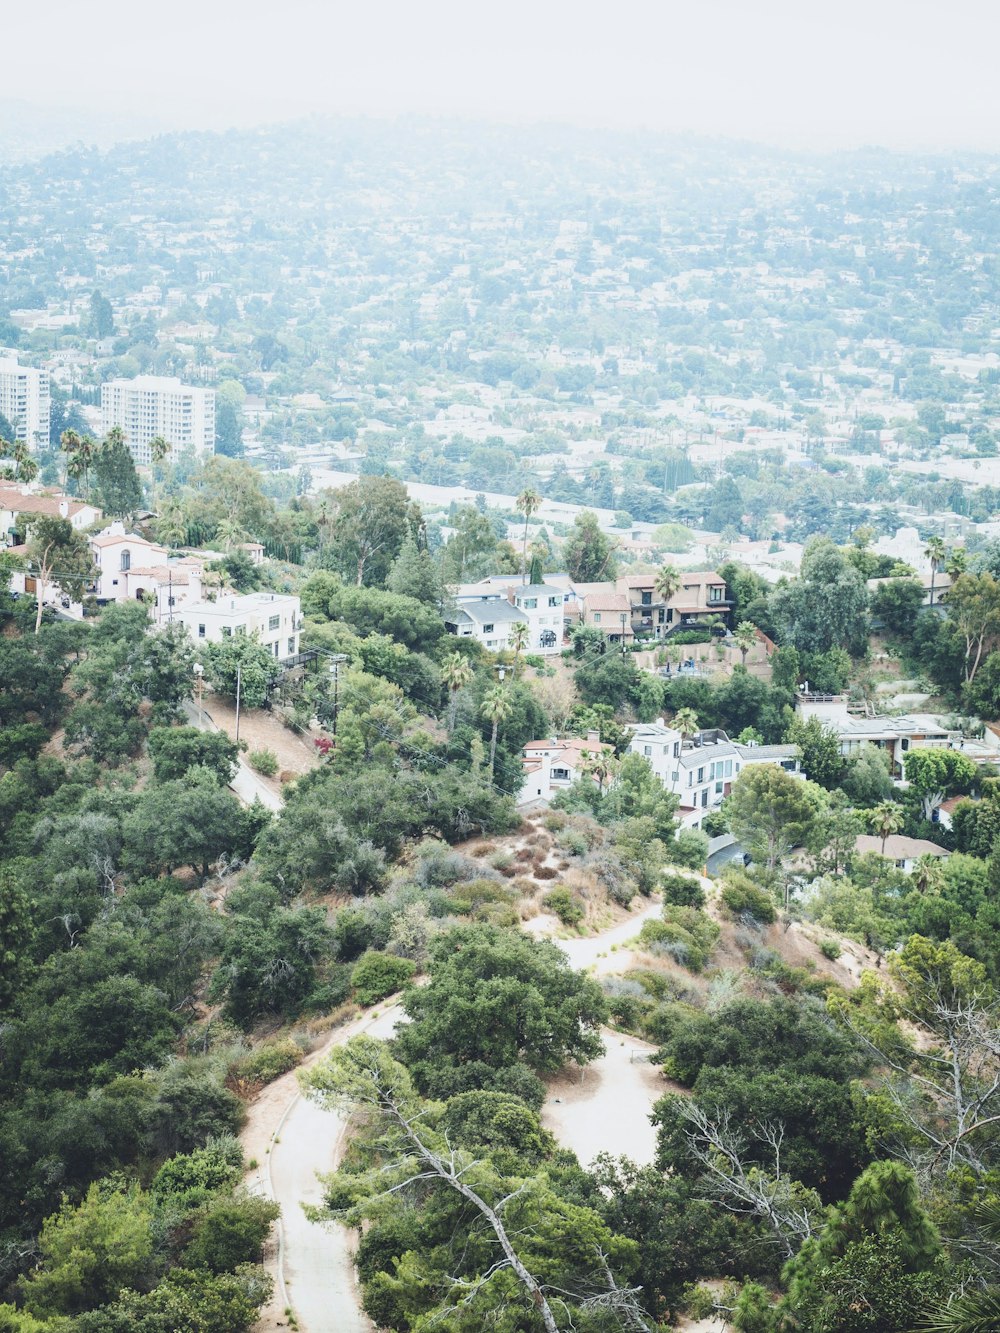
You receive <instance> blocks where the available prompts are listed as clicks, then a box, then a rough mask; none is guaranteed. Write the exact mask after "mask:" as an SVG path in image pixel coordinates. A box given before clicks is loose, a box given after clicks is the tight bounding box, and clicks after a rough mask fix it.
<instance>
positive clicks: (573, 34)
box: [0, 0, 1000, 151]
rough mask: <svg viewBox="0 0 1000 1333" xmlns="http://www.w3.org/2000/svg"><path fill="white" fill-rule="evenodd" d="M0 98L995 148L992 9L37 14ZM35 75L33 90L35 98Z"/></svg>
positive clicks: (86, 9) (338, 3)
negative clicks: (553, 122) (550, 122)
mask: <svg viewBox="0 0 1000 1333" xmlns="http://www.w3.org/2000/svg"><path fill="white" fill-rule="evenodd" d="M5 8H7V9H8V12H7V13H6V14H5V15H4V46H5V53H6V59H5V60H4V78H3V85H2V89H0V95H2V96H7V97H18V98H24V99H26V100H28V101H31V102H35V103H38V104H42V105H48V106H53V105H58V106H79V107H84V108H87V109H91V110H101V111H108V110H118V111H127V112H131V113H135V112H140V111H141V112H144V113H146V114H151V115H155V116H156V117H158V118H159V119H161V120H163V121H164V122H165V123H166V124H167V125H168V126H173V125H185V126H197V125H204V126H205V127H212V128H218V127H221V126H225V125H230V124H241V125H242V124H252V123H256V122H260V121H266V120H274V119H278V118H284V117H287V116H289V115H294V114H300V113H303V112H312V111H329V112H368V113H375V114H399V113H406V112H433V113H447V114H453V113H455V114H460V115H465V114H468V115H474V116H477V117H488V118H492V119H499V120H510V119H518V120H539V119H559V120H568V121H573V122H577V123H584V124H595V125H609V126H649V127H652V128H655V129H665V130H693V131H696V132H699V133H704V134H726V135H736V136H740V137H745V138H753V139H763V140H768V141H772V142H780V143H785V144H793V145H795V146H808V145H815V146H817V147H829V146H839V145H853V144H859V143H864V144H871V143H880V144H887V145H889V146H893V147H896V146H905V147H909V146H928V147H951V146H970V147H977V148H988V149H995V150H998V151H1000V79H998V78H997V77H996V73H995V64H996V60H997V52H998V50H1000V4H998V3H997V0H835V2H834V3H831V4H820V3H818V2H817V0H688V3H686V4H679V3H676V0H610V2H608V0H604V2H602V3H597V2H596V0H503V2H502V3H496V2H495V0H478V2H477V0H412V2H411V0H350V3H345V2H344V0H267V3H264V0H154V3H153V4H150V5H148V6H144V5H142V4H140V3H137V0H48V3H46V4H44V5H42V4H37V5H28V4H24V3H22V4H19V5H17V6H13V5H12V6H5ZM40 77H44V79H45V84H44V86H43V85H41V84H39V82H38V80H39V78H40Z"/></svg>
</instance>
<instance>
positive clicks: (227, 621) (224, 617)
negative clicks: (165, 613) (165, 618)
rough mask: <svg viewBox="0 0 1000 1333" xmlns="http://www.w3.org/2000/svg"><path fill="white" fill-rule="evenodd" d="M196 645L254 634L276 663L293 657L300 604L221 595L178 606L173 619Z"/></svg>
mask: <svg viewBox="0 0 1000 1333" xmlns="http://www.w3.org/2000/svg"><path fill="white" fill-rule="evenodd" d="M175 618H176V619H177V620H179V621H180V622H181V624H183V625H184V626H185V627H186V628H187V631H188V633H189V634H190V635H191V638H192V639H193V640H194V641H195V643H196V644H199V643H220V642H221V641H222V640H223V639H228V638H231V637H232V636H233V635H237V634H255V635H257V637H258V638H259V639H260V641H261V643H262V644H263V645H264V647H265V648H266V649H267V650H268V652H269V653H271V654H272V655H273V656H274V657H276V658H278V660H279V661H284V660H287V659H288V658H290V657H296V656H297V655H298V652H299V641H300V640H299V634H300V631H301V629H302V612H301V603H300V602H299V599H298V597H296V596H294V595H293V594H292V593H283V592H247V593H243V594H241V595H235V594H231V593H230V594H224V595H222V596H220V597H218V598H217V599H216V600H215V601H214V602H210V601H207V600H205V601H200V602H193V603H191V604H190V605H188V606H182V607H181V608H180V609H179V611H178V612H177V615H176V617H175Z"/></svg>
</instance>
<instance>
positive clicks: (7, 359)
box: [0, 347, 49, 449]
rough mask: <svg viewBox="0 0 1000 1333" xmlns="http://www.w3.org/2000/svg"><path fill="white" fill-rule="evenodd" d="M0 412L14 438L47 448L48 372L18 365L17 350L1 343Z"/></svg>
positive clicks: (31, 445)
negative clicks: (7, 422) (8, 424)
mask: <svg viewBox="0 0 1000 1333" xmlns="http://www.w3.org/2000/svg"><path fill="white" fill-rule="evenodd" d="M0 412H2V413H3V415H4V416H5V417H6V418H7V420H8V421H9V422H10V424H11V425H12V426H13V427H14V434H15V436H16V438H17V439H18V440H20V441H21V442H22V443H24V444H27V445H29V446H30V447H31V448H32V449H37V448H42V449H47V448H48V444H49V372H48V371H47V370H34V369H32V368H31V367H30V366H22V365H19V364H18V360H17V353H16V352H12V351H10V350H8V349H7V348H5V347H4V348H0ZM11 443H14V441H13V440H12V441H11Z"/></svg>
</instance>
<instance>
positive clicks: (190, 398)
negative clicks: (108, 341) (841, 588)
mask: <svg viewBox="0 0 1000 1333" xmlns="http://www.w3.org/2000/svg"><path fill="white" fill-rule="evenodd" d="M101 424H102V428H103V431H104V434H105V435H106V434H107V433H108V431H109V430H111V428H112V426H120V427H121V429H122V430H123V431H124V432H125V439H126V442H127V444H128V447H129V449H130V450H131V451H132V457H133V458H134V459H135V461H136V462H137V463H150V462H152V454H151V452H150V448H149V446H150V441H152V440H154V439H155V438H156V437H157V436H158V435H160V436H162V437H163V439H165V440H166V442H167V443H168V444H169V445H170V446H171V451H172V452H173V453H179V452H180V451H181V450H183V449H187V448H192V449H194V451H195V453H196V454H199V455H200V454H211V453H214V452H215V390H214V389H195V388H192V387H190V386H189V385H186V384H182V383H181V382H180V380H179V379H177V378H175V377H173V376H168V375H137V376H136V378H135V379H133V380H110V381H109V382H108V383H107V384H102V385H101Z"/></svg>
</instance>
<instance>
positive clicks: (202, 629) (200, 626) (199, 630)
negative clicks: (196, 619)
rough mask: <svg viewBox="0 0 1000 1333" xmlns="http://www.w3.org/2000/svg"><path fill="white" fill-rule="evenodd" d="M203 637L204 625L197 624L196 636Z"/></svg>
mask: <svg viewBox="0 0 1000 1333" xmlns="http://www.w3.org/2000/svg"><path fill="white" fill-rule="evenodd" d="M204 637H205V626H204V625H199V626H198V638H199V639H203V638H204Z"/></svg>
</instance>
